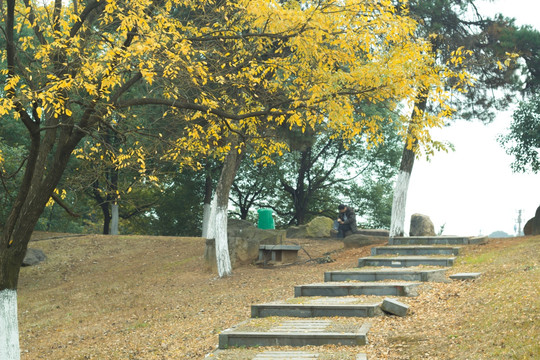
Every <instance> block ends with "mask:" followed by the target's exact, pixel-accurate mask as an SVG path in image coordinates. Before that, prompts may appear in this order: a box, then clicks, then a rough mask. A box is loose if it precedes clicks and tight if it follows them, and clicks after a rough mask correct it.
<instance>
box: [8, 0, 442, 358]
mask: <svg viewBox="0 0 540 360" xmlns="http://www.w3.org/2000/svg"><path fill="white" fill-rule="evenodd" d="M2 6H3V8H2V18H1V19H0V22H1V23H0V27H1V28H2V35H1V36H3V38H2V45H3V47H4V49H3V50H4V51H3V52H2V55H3V58H2V61H3V62H2V69H1V70H0V72H1V74H2V75H3V77H4V84H5V85H4V96H3V97H2V98H1V99H0V116H2V121H20V122H22V123H23V124H24V126H25V128H26V130H27V137H28V147H27V149H26V152H27V153H26V157H25V160H24V164H22V165H23V167H24V175H23V178H22V181H21V183H20V186H19V190H18V192H17V195H16V198H15V201H14V203H13V206H12V208H11V211H10V215H9V217H8V219H7V221H6V223H5V224H4V226H3V229H2V236H1V238H0V358H2V359H6V360H12V359H18V358H19V346H18V330H17V310H16V299H17V295H16V289H17V283H18V277H19V269H20V264H21V262H22V259H23V257H24V255H25V252H26V248H27V245H28V241H29V239H30V236H31V234H32V229H33V228H34V225H35V224H36V222H37V220H38V218H39V216H40V214H41V213H42V211H43V209H44V207H45V206H46V204H47V202H48V201H49V199H50V197H51V195H52V194H53V192H54V190H55V188H56V186H57V184H58V183H59V181H60V179H61V177H62V174H63V173H64V170H65V168H66V166H67V164H68V161H69V159H70V158H71V157H72V156H74V155H73V151H74V150H75V149H76V148H77V146H78V144H79V143H80V141H81V140H82V139H83V138H84V137H86V136H92V135H94V134H99V133H103V132H106V131H117V130H116V127H115V126H114V121H121V122H122V124H123V131H132V132H134V133H140V134H141V136H143V135H147V136H154V137H156V138H160V137H161V135H160V134H155V133H153V134H148V133H146V134H145V132H144V131H143V130H144V129H140V123H139V122H138V121H137V120H136V118H135V117H134V116H133V114H132V110H133V109H134V108H135V107H142V106H144V107H148V106H152V107H154V108H156V107H157V108H160V109H161V110H162V112H161V114H162V116H161V117H157V118H155V119H154V121H155V122H162V121H170V122H175V123H177V124H180V125H181V126H179V128H181V129H182V130H181V131H180V132H179V134H178V136H177V140H176V141H175V142H174V147H173V148H171V149H170V152H169V158H170V159H173V160H175V161H177V162H178V164H179V165H182V166H193V167H197V166H198V164H197V159H198V158H201V157H208V156H214V157H216V158H218V159H223V160H224V161H225V166H224V170H223V173H222V181H220V184H219V185H218V188H217V191H216V194H215V199H216V201H215V204H216V210H215V219H214V220H215V221H214V224H215V225H214V230H213V231H214V234H215V237H216V248H217V249H220V250H219V251H218V254H217V255H218V256H217V257H218V259H222V260H220V262H219V263H218V267H219V273H220V276H224V275H227V274H229V273H230V271H231V270H230V262H229V265H228V264H227V262H228V253H227V248H226V247H227V241H226V231H224V230H225V229H226V209H227V204H228V191H229V189H230V183H231V182H232V180H231V178H234V173H235V171H236V169H237V167H238V162H239V159H240V158H241V156H243V155H244V153H245V152H244V150H245V149H246V144H248V143H249V144H250V148H253V149H254V151H253V153H250V154H249V156H250V157H251V158H253V160H254V161H259V162H265V161H268V160H269V159H270V155H271V154H276V153H277V154H279V153H282V152H284V151H286V150H287V146H286V143H285V141H283V140H282V139H281V138H280V133H281V132H282V131H287V129H293V128H295V129H301V130H305V129H307V128H312V129H322V130H321V131H329V132H331V133H332V134H333V135H332V136H335V137H341V138H343V139H345V141H346V142H347V141H359V140H360V139H363V140H364V141H367V142H368V143H369V144H370V145H372V146H376V145H377V144H378V143H379V142H380V141H381V136H380V124H381V123H382V122H384V121H387V119H383V118H379V117H369V116H365V115H364V114H362V113H360V114H358V113H357V112H356V109H355V106H354V104H355V103H358V102H360V101H369V102H373V103H377V102H385V103H387V104H390V106H391V107H392V108H393V109H397V105H398V104H399V103H402V102H405V101H410V100H411V99H414V98H415V97H416V95H417V93H418V92H419V91H421V90H422V89H426V88H429V89H430V93H431V94H433V97H432V99H434V101H439V102H440V104H441V108H440V109H441V111H440V112H439V113H438V114H436V115H434V116H432V117H429V118H424V119H423V120H422V122H423V125H424V128H425V129H428V128H430V127H433V126H441V125H442V123H443V118H444V117H445V116H448V115H449V114H450V109H449V108H447V107H445V106H444V101H445V94H444V92H443V91H442V88H443V83H444V81H445V76H447V75H448V74H447V73H444V72H441V71H439V70H440V69H438V65H436V64H434V62H433V60H432V59H433V57H432V56H430V45H429V43H428V42H425V41H423V40H422V39H418V38H416V37H414V36H413V35H414V34H413V33H414V29H415V23H414V21H412V20H411V19H410V18H409V17H407V16H406V11H405V10H404V9H402V11H400V14H398V12H396V9H395V8H394V7H393V6H392V2H391V1H389V0H375V1H374V0H354V1H353V0H325V1H323V0H320V1H273V0H240V1H234V2H233V1H225V0H209V1H204V2H201V1H196V0H168V1H163V2H152V1H148V0H137V1H129V0H123V1H119V0H100V1H98V0H88V1H86V2H83V3H79V2H78V1H77V0H73V1H71V2H63V1H61V0H55V1H54V2H50V3H46V5H44V6H42V5H38V4H37V3H34V2H31V1H30V0H24V1H16V0H6V1H5V2H4V3H2ZM355 115H356V116H355ZM405 128H406V127H404V129H405ZM422 134H424V135H425V136H426V139H429V138H428V137H427V136H428V133H427V131H425V132H423V133H422ZM403 136H404V137H407V134H406V132H405V131H404V132H403ZM138 156H142V155H138ZM118 166H122V164H118Z"/></svg>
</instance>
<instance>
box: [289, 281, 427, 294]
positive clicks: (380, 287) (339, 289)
mask: <svg viewBox="0 0 540 360" xmlns="http://www.w3.org/2000/svg"><path fill="white" fill-rule="evenodd" d="M421 284H422V283H419V282H406V281H396V282H326V283H319V284H307V285H297V286H295V287H294V296H295V297H302V296H350V295H375V296H417V295H418V289H417V288H418V286H419V285H421Z"/></svg>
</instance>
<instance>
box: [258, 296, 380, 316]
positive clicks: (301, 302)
mask: <svg viewBox="0 0 540 360" xmlns="http://www.w3.org/2000/svg"><path fill="white" fill-rule="evenodd" d="M380 306H381V301H371V302H367V301H362V300H360V299H358V298H354V297H331V298H330V297H322V298H313V297H307V298H294V299H289V300H287V301H284V302H283V301H282V302H273V303H268V304H258V305H251V317H252V318H262V317H269V316H289V317H300V318H311V317H333V316H340V317H374V316H379V315H382V311H381V309H380Z"/></svg>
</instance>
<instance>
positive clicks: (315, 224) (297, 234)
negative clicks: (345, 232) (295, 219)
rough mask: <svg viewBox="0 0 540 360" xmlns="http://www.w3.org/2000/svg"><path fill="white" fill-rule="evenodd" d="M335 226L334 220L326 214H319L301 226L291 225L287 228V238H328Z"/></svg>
mask: <svg viewBox="0 0 540 360" xmlns="http://www.w3.org/2000/svg"><path fill="white" fill-rule="evenodd" d="M333 226H334V220H332V219H330V218H329V217H326V216H317V217H316V218H314V219H313V220H311V221H310V222H309V223H307V224H305V225H300V226H291V227H289V228H288V229H287V238H290V239H304V238H328V237H330V236H331V234H330V231H331V230H332V227H333Z"/></svg>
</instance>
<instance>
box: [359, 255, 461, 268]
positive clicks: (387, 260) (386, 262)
mask: <svg viewBox="0 0 540 360" xmlns="http://www.w3.org/2000/svg"><path fill="white" fill-rule="evenodd" d="M455 260H456V258H455V256H451V257H443V256H392V257H389V256H368V257H365V258H360V259H358V267H364V266H388V267H410V266H453V265H454V261H455Z"/></svg>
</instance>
